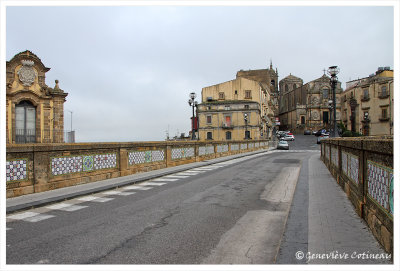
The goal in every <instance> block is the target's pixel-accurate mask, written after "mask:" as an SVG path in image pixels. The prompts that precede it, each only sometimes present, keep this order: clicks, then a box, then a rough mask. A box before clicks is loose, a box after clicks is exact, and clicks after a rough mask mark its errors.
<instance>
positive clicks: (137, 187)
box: [121, 185, 153, 190]
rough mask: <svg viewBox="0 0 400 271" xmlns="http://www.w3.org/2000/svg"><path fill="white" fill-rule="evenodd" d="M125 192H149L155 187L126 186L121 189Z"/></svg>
mask: <svg viewBox="0 0 400 271" xmlns="http://www.w3.org/2000/svg"><path fill="white" fill-rule="evenodd" d="M121 188H122V189H123V190H149V189H152V188H153V187H143V186H137V185H130V186H125V187H121Z"/></svg>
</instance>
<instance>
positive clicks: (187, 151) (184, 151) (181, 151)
mask: <svg viewBox="0 0 400 271" xmlns="http://www.w3.org/2000/svg"><path fill="white" fill-rule="evenodd" d="M193 156H194V148H173V149H172V150H171V158H172V159H182V158H187V157H193Z"/></svg>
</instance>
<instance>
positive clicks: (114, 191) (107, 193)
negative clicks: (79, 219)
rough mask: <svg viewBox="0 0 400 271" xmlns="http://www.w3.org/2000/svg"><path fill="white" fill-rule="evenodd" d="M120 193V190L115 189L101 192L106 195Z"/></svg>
mask: <svg viewBox="0 0 400 271" xmlns="http://www.w3.org/2000/svg"><path fill="white" fill-rule="evenodd" d="M121 193H122V192H121V191H117V190H111V191H106V192H103V194H106V195H120V194H121Z"/></svg>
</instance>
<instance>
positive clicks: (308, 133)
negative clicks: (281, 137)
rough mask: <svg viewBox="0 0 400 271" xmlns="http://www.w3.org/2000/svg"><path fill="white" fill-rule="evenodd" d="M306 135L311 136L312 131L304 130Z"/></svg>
mask: <svg viewBox="0 0 400 271" xmlns="http://www.w3.org/2000/svg"><path fill="white" fill-rule="evenodd" d="M304 134H305V135H311V134H312V132H311V130H304Z"/></svg>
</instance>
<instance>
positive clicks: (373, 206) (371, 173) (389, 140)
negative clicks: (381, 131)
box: [321, 136, 394, 255]
mask: <svg viewBox="0 0 400 271" xmlns="http://www.w3.org/2000/svg"><path fill="white" fill-rule="evenodd" d="M321 159H322V161H323V162H324V163H325V165H326V166H327V167H328V169H329V170H330V172H331V173H332V175H333V176H334V177H335V178H336V181H337V183H338V184H339V185H340V186H341V187H342V188H343V190H344V191H345V192H346V194H347V197H348V198H349V199H350V201H351V202H352V204H353V205H354V207H355V210H356V212H357V214H358V215H359V216H360V217H362V218H363V219H364V220H365V221H366V223H367V224H368V226H369V227H370V229H371V231H372V233H373V234H374V236H375V237H376V238H377V239H378V241H379V242H380V243H381V244H382V246H383V247H384V248H385V250H386V251H387V252H389V253H393V205H394V201H393V194H394V193H393V189H394V188H393V187H394V174H393V173H394V172H393V137H391V136H382V137H357V138H335V139H333V138H330V139H325V140H322V141H321ZM392 255H393V254H392Z"/></svg>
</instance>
